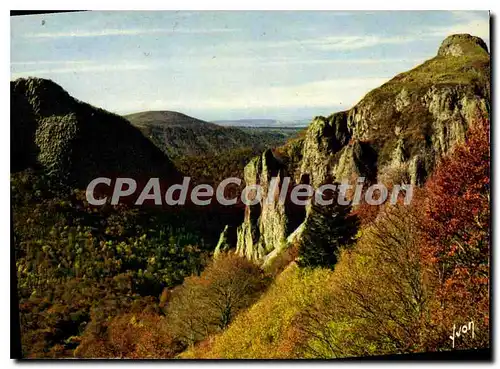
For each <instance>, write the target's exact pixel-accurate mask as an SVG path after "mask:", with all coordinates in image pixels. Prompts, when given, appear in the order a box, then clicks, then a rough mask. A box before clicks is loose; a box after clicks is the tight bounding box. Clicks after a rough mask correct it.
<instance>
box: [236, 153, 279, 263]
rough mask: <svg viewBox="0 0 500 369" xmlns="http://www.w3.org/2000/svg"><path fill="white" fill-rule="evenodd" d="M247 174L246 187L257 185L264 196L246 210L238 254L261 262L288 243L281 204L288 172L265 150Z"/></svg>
mask: <svg viewBox="0 0 500 369" xmlns="http://www.w3.org/2000/svg"><path fill="white" fill-rule="evenodd" d="M244 175H245V184H246V186H247V187H249V186H252V185H256V184H258V185H260V188H261V189H262V193H261V200H260V201H259V202H258V203H256V204H255V205H249V206H247V207H246V208H245V218H244V221H243V224H242V225H241V226H240V227H239V228H238V229H237V248H236V251H237V253H239V254H240V255H242V256H246V257H247V258H249V259H252V260H259V259H262V258H263V257H264V256H265V255H266V254H268V253H269V252H271V251H272V250H273V249H278V248H281V247H284V246H285V244H286V234H287V223H288V221H287V216H286V209H285V205H284V204H283V203H281V202H280V201H278V200H279V198H278V194H279V192H280V189H281V187H282V185H283V183H282V181H283V178H284V177H285V176H286V171H285V168H284V166H283V164H282V163H281V162H280V161H279V160H278V159H276V157H275V156H274V155H273V153H272V151H271V150H266V151H265V152H264V153H263V154H262V156H260V157H256V158H254V159H253V160H252V161H251V162H250V163H249V164H248V165H247V166H246V167H245V174H244ZM272 178H275V182H274V183H271V179H272Z"/></svg>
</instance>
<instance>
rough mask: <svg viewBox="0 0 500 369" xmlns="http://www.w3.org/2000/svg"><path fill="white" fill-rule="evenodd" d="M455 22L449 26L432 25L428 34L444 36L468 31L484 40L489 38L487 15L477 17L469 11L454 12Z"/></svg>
mask: <svg viewBox="0 0 500 369" xmlns="http://www.w3.org/2000/svg"><path fill="white" fill-rule="evenodd" d="M454 15H455V17H456V18H457V21H458V22H457V23H455V24H451V25H449V26H442V27H434V28H432V29H431V30H430V31H429V32H428V35H429V36H434V37H441V38H445V37H447V36H450V35H453V34H457V33H469V34H471V35H473V36H478V37H481V38H482V39H483V40H484V41H489V39H490V22H489V17H486V16H483V17H478V16H476V15H474V14H471V13H469V12H455V13H454Z"/></svg>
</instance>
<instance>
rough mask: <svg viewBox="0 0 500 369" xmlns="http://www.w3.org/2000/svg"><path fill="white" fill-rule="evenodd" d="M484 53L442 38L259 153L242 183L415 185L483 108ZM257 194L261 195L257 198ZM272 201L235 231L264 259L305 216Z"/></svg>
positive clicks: (245, 250)
mask: <svg viewBox="0 0 500 369" xmlns="http://www.w3.org/2000/svg"><path fill="white" fill-rule="evenodd" d="M489 63H490V58H489V53H488V50H487V47H486V45H485V43H484V42H483V41H482V40H481V39H479V38H477V37H474V36H470V35H465V34H463V35H453V36H449V37H448V38H446V39H445V40H444V41H443V43H442V45H441V47H440V48H439V51H438V53H437V55H436V56H435V57H434V58H432V59H430V60H428V61H426V62H424V63H423V64H421V65H419V66H417V67H416V68H414V69H412V70H410V71H408V72H405V73H401V74H399V75H397V76H395V77H394V78H393V79H391V80H390V81H388V82H387V83H385V84H384V85H382V86H380V87H379V88H377V89H375V90H373V91H371V92H369V93H368V94H367V95H366V96H365V97H364V98H363V99H362V100H361V101H360V102H359V103H358V104H356V105H355V106H354V107H353V108H351V109H350V110H348V111H344V112H339V113H335V114H332V115H331V116H329V117H316V118H314V119H313V121H312V122H311V123H310V125H309V126H308V129H307V131H306V133H305V135H304V136H303V137H302V138H301V139H300V140H296V141H293V142H291V143H290V144H287V145H285V146H284V147H282V148H279V149H278V150H276V153H277V154H274V155H273V152H271V151H266V153H264V154H263V155H262V156H261V157H258V158H255V159H253V160H252V161H251V162H250V163H249V164H248V165H247V167H246V168H245V181H246V184H247V185H249V184H255V183H259V184H261V185H262V186H263V190H264V191H263V192H264V193H266V194H267V192H268V191H269V187H268V186H267V184H268V183H269V181H270V179H271V178H272V177H274V176H277V177H278V178H279V181H282V180H283V178H284V176H286V175H290V176H291V177H292V178H293V181H294V182H295V183H299V182H308V183H310V184H312V185H313V186H319V185H320V184H322V183H324V182H325V181H327V180H330V179H332V178H335V179H336V180H337V181H339V182H340V181H343V180H352V178H354V177H357V176H363V177H366V178H367V179H368V180H369V181H370V182H377V181H379V182H382V183H386V182H392V183H401V182H409V181H411V182H412V183H414V184H417V185H419V184H422V183H423V182H424V181H425V179H426V178H427V177H428V175H429V174H430V173H431V171H432V170H433V168H434V166H435V165H436V163H437V161H438V160H439V159H440V158H441V157H442V156H443V155H445V154H446V153H447V152H449V150H450V149H451V148H453V146H454V145H455V144H456V143H458V142H461V141H463V140H464V139H465V137H466V134H467V129H468V127H469V125H470V124H472V122H473V120H474V118H475V117H476V116H477V115H478V114H483V115H484V114H489V110H490V102H489V101H490V69H489V68H490V67H489ZM263 198H265V196H264V197H263ZM285 208H286V206H285V205H280V204H278V203H276V202H275V203H271V204H267V203H264V202H261V204H257V205H253V206H248V207H247V208H246V211H245V220H244V222H243V224H242V225H241V226H240V227H239V228H238V230H237V245H236V249H237V251H238V253H240V254H241V255H246V256H247V257H249V258H252V259H257V260H260V261H263V262H267V261H268V260H270V259H271V258H272V257H273V256H274V255H276V254H277V253H279V251H280V250H281V249H283V248H286V247H287V246H288V245H289V244H290V243H291V242H293V240H294V239H295V240H296V239H297V238H298V237H300V230H301V229H303V228H304V224H301V223H300V221H299V222H298V221H297V218H302V220H304V222H307V217H306V214H305V213H302V214H300V215H298V216H297V215H296V214H293V215H294V221H291V218H290V217H289V216H290V214H292V212H290V211H287V209H285Z"/></svg>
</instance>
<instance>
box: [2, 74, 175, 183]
mask: <svg viewBox="0 0 500 369" xmlns="http://www.w3.org/2000/svg"><path fill="white" fill-rule="evenodd" d="M10 88H11V122H10V125H11V132H12V142H13V143H14V144H13V149H12V157H13V161H12V168H11V171H13V172H16V171H20V170H24V169H26V168H38V169H41V170H43V171H44V172H46V174H48V175H49V176H51V177H52V178H53V179H54V181H53V183H58V184H59V185H60V186H62V187H69V188H85V187H86V186H87V184H88V183H89V182H90V181H91V180H92V179H94V178H96V177H107V176H109V177H113V178H115V177H133V178H136V179H142V178H144V179H149V178H150V177H160V178H165V179H167V180H171V181H172V182H174V181H178V180H179V177H180V174H179V173H178V172H177V170H176V168H175V167H174V165H173V163H172V162H171V161H170V160H169V158H168V157H167V156H166V155H164V154H163V153H162V152H161V151H160V150H159V149H158V148H157V147H156V146H154V145H153V144H152V143H151V142H150V141H149V140H148V139H147V138H146V137H144V136H143V135H142V133H141V132H140V131H139V130H138V129H137V128H135V127H133V126H132V125H131V124H130V123H129V122H128V121H127V120H126V119H124V118H122V117H120V116H118V115H115V114H112V113H110V112H107V111H105V110H103V109H99V108H95V107H93V106H91V105H89V104H86V103H84V102H81V101H78V100H76V99H74V98H73V97H71V96H70V95H69V94H68V93H67V92H66V91H65V90H64V89H63V88H62V87H60V86H59V85H57V84H56V83H54V82H52V81H50V80H46V79H42V78H20V79H17V80H15V81H12V82H11V83H10Z"/></svg>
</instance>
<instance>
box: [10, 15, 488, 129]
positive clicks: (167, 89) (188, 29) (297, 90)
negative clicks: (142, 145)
mask: <svg viewBox="0 0 500 369" xmlns="http://www.w3.org/2000/svg"><path fill="white" fill-rule="evenodd" d="M454 33H470V34H472V35H475V36H479V37H481V38H482V39H483V40H484V41H485V42H486V43H487V44H488V46H489V14H488V12H486V11H483V12H478V11H474V12H470V11H467V12H457V11H450V12H445V11H413V12H401V11H393V12H388V11H385V12H383V11H376V12H358V11H354V12H345V11H342V12H333V11H315V12H306V11H279V12H276V11H272V12H263V11H249V12H236V11H223V12H217V11H202V12H187V11H185V12H179V11H150V12H145V11H136V12H125V11H112V12H103V11H95V12H77V13H59V14H44V15H30V16H19V17H11V79H12V80H14V79H16V78H19V77H28V76H36V77H41V78H47V79H51V80H53V81H54V82H56V83H58V84H59V85H61V86H62V87H63V88H64V89H66V90H67V91H68V92H69V93H70V94H71V95H72V96H74V97H76V98H78V99H80V100H83V101H86V102H89V103H91V104H92V105H95V106H98V107H101V108H104V109H106V110H109V111H112V112H114V113H118V114H129V113H134V112H139V111H147V110H175V111H180V112H183V113H185V114H188V115H192V116H195V117H197V118H200V119H204V120H209V121H213V120H222V119H243V118H273V119H279V120H295V119H307V118H311V117H313V116H316V115H329V114H331V113H333V112H335V111H340V110H345V109H349V108H351V107H352V106H353V105H354V104H356V102H357V101H359V100H360V99H361V98H362V97H363V96H364V95H365V94H366V93H367V92H369V91H370V90H371V89H373V88H375V87H377V86H379V85H381V84H382V83H384V82H386V81H387V80H389V79H390V78H392V77H393V76H394V75H396V74H398V73H400V72H403V71H406V70H408V69H411V68H413V67H415V66H417V65H418V64H420V63H422V62H423V61H425V60H427V59H430V58H432V57H433V56H435V54H436V53H437V50H438V48H439V45H440V44H441V42H442V40H443V39H444V38H445V37H446V36H448V35H450V34H454Z"/></svg>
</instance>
